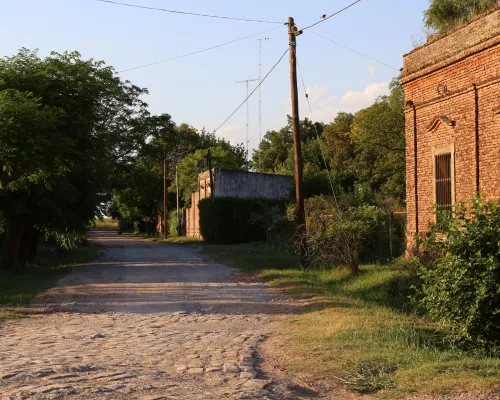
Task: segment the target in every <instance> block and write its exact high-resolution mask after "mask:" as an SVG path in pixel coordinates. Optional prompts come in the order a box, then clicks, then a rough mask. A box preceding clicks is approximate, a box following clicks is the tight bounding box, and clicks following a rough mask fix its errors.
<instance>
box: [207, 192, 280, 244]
mask: <svg viewBox="0 0 500 400" xmlns="http://www.w3.org/2000/svg"><path fill="white" fill-rule="evenodd" d="M284 204H285V202H284V201H279V200H262V199H240V198H231V197H219V198H217V197H216V198H208V199H203V200H201V201H200V203H199V207H200V232H201V235H202V236H203V239H204V240H205V241H206V242H207V243H210V244H232V243H247V242H258V241H265V240H267V229H266V226H265V225H264V224H262V223H260V222H259V221H257V220H256V218H255V216H256V215H259V214H260V215H265V214H266V212H267V213H268V214H269V211H268V210H269V207H273V206H279V205H281V206H282V207H283V208H284ZM274 213H275V210H273V214H274Z"/></svg>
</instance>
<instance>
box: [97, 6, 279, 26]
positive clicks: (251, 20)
mask: <svg viewBox="0 0 500 400" xmlns="http://www.w3.org/2000/svg"><path fill="white" fill-rule="evenodd" d="M97 1H100V2H102V3H110V4H115V5H120V6H126V7H134V8H142V9H145V10H154V11H163V12H168V13H173V14H183V15H192V16H196V17H206V18H218V19H229V20H235V21H244V22H260V23H264V24H279V25H286V23H284V22H277V21H266V20H260V19H248V18H236V17H227V16H221V15H210V14H198V13H192V12H186V11H177V10H168V9H166V8H156V7H148V6H140V5H138V4H129V3H121V2H118V1H111V0H97Z"/></svg>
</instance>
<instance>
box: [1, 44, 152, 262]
mask: <svg viewBox="0 0 500 400" xmlns="http://www.w3.org/2000/svg"><path fill="white" fill-rule="evenodd" d="M146 93H147V91H146V90H144V89H141V88H138V87H136V86H134V85H132V84H130V83H129V82H128V81H122V80H121V79H120V78H118V77H117V76H115V74H114V70H113V69H112V68H110V67H106V66H105V65H104V63H103V62H98V61H95V60H92V59H91V60H83V59H82V58H81V56H80V54H78V53H76V52H74V53H63V54H59V53H51V55H50V56H48V57H46V58H44V59H42V58H40V57H39V56H38V54H37V53H36V52H33V51H30V50H27V49H22V50H21V51H20V52H19V53H18V54H17V55H15V56H13V57H6V58H3V59H0V170H1V171H2V172H1V173H0V186H1V187H2V190H0V209H1V210H2V211H3V213H4V215H5V218H6V221H7V224H6V226H7V229H6V232H5V240H4V243H7V245H5V246H3V248H2V254H1V255H0V264H1V265H2V267H4V268H8V269H15V268H17V260H18V254H15V253H16V251H15V249H16V248H17V247H18V245H19V242H20V241H21V242H23V241H24V240H25V235H24V233H23V231H30V230H33V229H35V230H36V231H37V232H40V231H41V232H42V233H44V234H46V235H52V236H56V237H58V238H59V239H60V240H62V241H63V242H65V243H67V244H68V243H70V242H71V241H72V239H71V238H72V237H75V236H76V235H78V234H80V233H82V232H85V231H86V229H87V227H88V226H89V224H90V221H92V220H93V219H94V218H95V216H96V215H99V214H100V212H101V208H102V204H103V203H104V202H105V201H106V199H107V198H108V197H109V193H110V191H111V188H112V186H113V183H114V182H113V180H114V179H113V177H114V176H115V172H116V170H117V169H118V168H119V166H120V165H121V164H123V163H126V162H127V161H128V160H129V159H130V155H131V153H133V152H134V151H135V150H136V149H137V146H138V144H139V143H141V142H143V141H144V140H145V136H144V132H145V131H144V129H142V122H143V120H144V118H145V117H146V116H147V114H148V112H147V110H146V104H145V103H144V102H143V101H142V100H141V99H140V97H141V96H142V95H144V94H146ZM23 243H24V242H23ZM21 247H22V246H21Z"/></svg>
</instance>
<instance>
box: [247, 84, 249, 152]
mask: <svg viewBox="0 0 500 400" xmlns="http://www.w3.org/2000/svg"><path fill="white" fill-rule="evenodd" d="M249 85H250V82H249V81H247V99H248V96H249V94H250V89H249ZM249 138H250V102H249V101H247V158H249V157H250V154H249V152H248V144H249V142H250V140H249Z"/></svg>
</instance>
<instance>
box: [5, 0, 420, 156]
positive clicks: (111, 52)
mask: <svg viewBox="0 0 500 400" xmlns="http://www.w3.org/2000/svg"><path fill="white" fill-rule="evenodd" d="M122 1H123V2H126V3H134V4H140V5H146V6H151V7H162V8H170V9H176V10H181V11H189V12H196V13H207V14H218V15H228V16H235V17H242V18H250V19H253V18H255V19H266V20H276V21H283V22H285V21H286V20H287V18H288V16H293V17H294V18H295V20H296V23H297V24H298V25H302V26H304V25H308V24H310V23H312V22H315V21H317V20H318V19H320V16H321V15H322V14H331V13H333V12H334V11H336V10H338V9H340V8H343V7H344V6H346V5H347V4H349V3H350V2H351V0H316V1H310V2H307V1H298V0H288V1H284V0H253V1H241V0H210V1H207V0H122ZM427 6H428V0H411V1H410V0H362V1H361V2H360V3H358V4H357V5H355V6H353V7H352V8H350V9H349V10H347V11H345V12H343V13H341V14H339V15H338V16H336V17H334V18H332V19H330V20H328V21H326V22H324V23H322V24H320V25H319V26H317V27H315V28H313V30H314V31H315V32H317V33H320V34H322V35H324V36H327V37H329V38H331V39H333V40H335V41H337V42H339V43H341V44H344V45H346V46H349V47H351V48H353V49H356V50H358V51H360V52H363V53H366V54H368V55H371V56H373V57H374V58H377V59H380V60H381V61H383V62H385V63H387V64H389V65H392V66H394V67H395V68H397V69H399V68H401V67H402V55H403V54H405V53H407V52H409V51H410V50H412V48H413V44H412V42H413V41H414V39H417V40H420V39H421V38H422V36H423V33H422V13H423V10H425V9H426V8H427ZM0 15H1V16H2V24H1V25H0V37H1V38H2V41H1V42H0V55H1V56H7V55H12V54H14V53H15V52H16V51H17V49H19V48H21V47H27V48H31V49H34V48H38V49H40V53H41V54H42V55H46V54H48V52H50V51H51V50H56V51H64V50H77V51H79V52H80V53H82V55H83V56H84V57H86V58H91V57H92V58H95V59H99V60H105V61H106V62H107V63H108V64H110V65H113V66H114V67H115V68H116V69H117V70H119V71H120V70H124V69H128V68H133V67H136V66H140V65H144V64H148V63H153V62H156V61H160V60H164V59H168V58H171V57H175V56H178V55H181V54H184V53H189V52H193V51H197V50H200V49H203V48H206V47H211V46H215V45H218V44H220V43H224V42H228V41H230V40H233V39H238V38H240V37H244V36H247V35H251V34H254V33H257V32H261V31H264V30H266V29H270V28H274V27H275V26H274V25H267V24H260V23H252V22H239V21H226V20H218V19H210V18H199V17H192V16H183V15H177V14H169V13H164V12H157V11H149V10H142V9H136V8H129V7H123V6H118V5H112V4H108V3H102V2H97V1H95V0H44V1H40V0H15V1H1V2H0ZM262 36H263V37H269V38H270V39H271V40H270V41H268V42H266V43H265V44H264V46H263V49H264V51H263V71H264V73H265V72H267V71H268V70H269V69H270V68H271V67H272V65H273V64H274V63H275V62H276V61H277V60H278V58H279V57H280V56H281V55H282V54H283V52H284V51H285V50H286V48H287V45H288V38H287V32H286V27H285V26H282V27H278V28H277V29H274V30H273V31H271V32H268V33H266V34H263V35H262ZM298 46H299V47H298V50H297V51H298V57H299V61H300V64H301V67H302V71H303V75H304V80H305V82H306V86H307V87H308V92H309V95H310V99H311V103H312V106H313V114H312V115H311V113H310V112H309V109H308V107H306V105H305V104H304V102H301V118H303V117H309V118H312V119H314V120H321V121H324V122H329V121H331V120H333V118H334V117H335V115H336V113H337V112H338V111H341V110H345V111H351V112H355V111H357V110H359V109H360V108H363V107H366V106H367V105H369V104H371V103H372V102H373V100H374V99H375V98H376V97H377V96H379V95H381V94H384V93H386V91H387V89H386V88H387V83H388V82H390V80H391V79H392V78H393V77H395V76H397V74H398V72H397V71H395V70H393V69H390V68H387V67H385V66H383V65H380V64H378V63H377V62H375V61H372V60H369V59H366V58H364V57H362V56H360V55H358V54H355V53H352V52H350V51H349V50H346V49H345V48H342V47H339V46H337V45H335V44H333V43H330V42H328V41H326V40H324V39H322V38H320V37H317V36H315V35H313V34H310V33H309V34H307V33H304V34H303V35H302V36H299V37H298ZM120 75H121V76H122V77H123V78H126V79H129V80H130V81H132V82H133V83H134V84H136V85H138V86H141V87H146V88H148V89H149V91H150V95H149V96H147V98H146V101H147V102H148V103H149V104H150V109H151V111H152V112H153V113H168V114H170V115H172V117H173V119H174V120H175V121H176V122H177V123H181V122H186V123H189V124H191V125H193V126H195V127H197V128H201V127H206V128H207V130H213V129H215V128H216V127H217V126H218V125H220V124H221V123H222V122H223V121H224V120H225V119H226V118H227V117H228V116H229V114H230V113H231V112H232V111H233V110H234V109H235V108H236V106H237V105H238V104H239V103H241V101H242V100H243V99H244V97H245V86H244V85H239V84H236V83H235V82H236V81H240V80H244V79H251V78H257V77H258V40H257V37H254V38H251V39H247V40H245V41H241V42H238V43H235V44H232V45H229V46H226V47H222V48H219V49H216V50H212V51H210V52H206V53H202V54H198V55H194V56H192V57H187V58H184V59H180V60H175V61H171V62H167V63H163V64H159V65H156V66H152V67H149V68H143V69H138V70H134V71H130V72H126V73H122V74H120ZM262 92H263V127H264V131H265V130H268V129H277V128H279V127H281V126H283V125H284V124H285V123H286V114H287V113H289V112H290V111H289V108H290V101H289V93H290V86H289V74H288V58H285V59H284V60H283V61H282V63H281V64H280V65H279V66H278V67H277V68H276V70H275V71H274V72H273V74H272V75H271V76H270V77H269V78H268V80H267V81H266V82H265V83H264V85H263V87H262ZM245 121H246V109H245V108H242V109H241V110H240V111H239V112H238V113H237V114H236V115H235V116H234V117H233V118H232V119H231V120H230V121H229V122H228V123H227V125H225V126H224V127H223V128H222V129H221V130H220V131H219V132H218V134H219V135H220V136H223V137H225V138H227V139H229V140H231V141H232V142H233V143H238V142H243V141H244V140H245V136H246V133H245V132H246V129H245V124H246V122H245ZM250 121H251V130H250V140H251V141H250V147H251V148H253V147H255V146H256V145H257V143H258V136H259V132H258V97H257V96H255V97H253V98H252V99H251V103H250Z"/></svg>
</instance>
